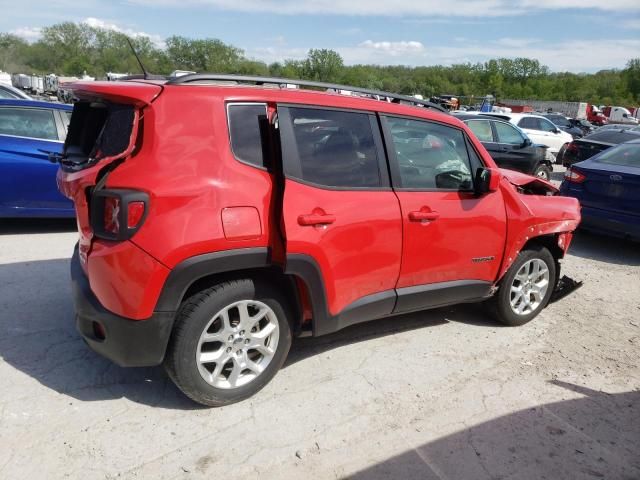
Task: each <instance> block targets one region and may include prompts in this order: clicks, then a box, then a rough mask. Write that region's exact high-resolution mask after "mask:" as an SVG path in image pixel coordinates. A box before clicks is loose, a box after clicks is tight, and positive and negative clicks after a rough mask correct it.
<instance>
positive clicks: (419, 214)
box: [409, 210, 440, 222]
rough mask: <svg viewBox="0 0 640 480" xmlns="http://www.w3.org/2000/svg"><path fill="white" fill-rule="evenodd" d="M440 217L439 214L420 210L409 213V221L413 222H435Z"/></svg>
mask: <svg viewBox="0 0 640 480" xmlns="http://www.w3.org/2000/svg"><path fill="white" fill-rule="evenodd" d="M439 217H440V214H439V213H438V212H423V211H422V210H418V211H415V212H409V220H411V221H412V222H424V221H428V222H433V221H434V220H437V219H438V218H439Z"/></svg>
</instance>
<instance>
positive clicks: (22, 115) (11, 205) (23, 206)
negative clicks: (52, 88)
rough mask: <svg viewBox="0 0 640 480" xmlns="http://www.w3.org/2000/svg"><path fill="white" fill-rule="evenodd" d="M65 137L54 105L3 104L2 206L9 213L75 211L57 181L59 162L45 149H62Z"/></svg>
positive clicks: (0, 116)
mask: <svg viewBox="0 0 640 480" xmlns="http://www.w3.org/2000/svg"><path fill="white" fill-rule="evenodd" d="M63 141H64V138H63V134H61V131H60V120H59V118H56V112H55V111H54V110H53V109H47V108H33V107H14V106H11V107H0V170H1V173H0V206H1V207H2V208H3V210H4V211H5V212H6V214H16V215H19V214H29V215H57V214H60V215H63V214H67V215H68V214H71V213H72V212H73V205H72V203H71V202H70V201H69V200H68V199H66V198H65V197H64V196H63V195H62V194H61V193H60V192H59V191H58V188H57V185H56V172H57V170H58V166H57V164H53V163H50V162H49V161H48V154H47V153H46V152H56V153H60V152H61V151H62V145H63Z"/></svg>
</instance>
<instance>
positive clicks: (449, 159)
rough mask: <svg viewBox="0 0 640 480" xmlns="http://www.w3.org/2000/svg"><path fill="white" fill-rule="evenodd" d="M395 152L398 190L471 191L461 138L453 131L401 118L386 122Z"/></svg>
mask: <svg viewBox="0 0 640 480" xmlns="http://www.w3.org/2000/svg"><path fill="white" fill-rule="evenodd" d="M386 122H387V127H388V131H389V132H390V133H391V138H392V141H393V144H394V149H395V152H396V159H397V163H398V165H397V166H398V170H399V176H400V183H401V185H400V187H402V188H410V189H426V190H431V189H445V190H471V189H472V188H473V180H472V174H471V171H472V169H471V166H470V163H469V154H468V152H467V146H466V142H465V137H464V134H463V132H462V131H461V130H458V129H457V128H453V127H448V126H445V125H441V124H438V123H431V122H426V121H420V120H409V119H404V118H393V117H387V118H386Z"/></svg>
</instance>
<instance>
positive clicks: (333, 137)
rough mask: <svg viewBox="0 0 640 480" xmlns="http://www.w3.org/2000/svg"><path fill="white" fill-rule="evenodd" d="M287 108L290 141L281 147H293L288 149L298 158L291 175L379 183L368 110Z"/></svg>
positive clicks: (342, 183) (350, 184) (343, 183)
mask: <svg viewBox="0 0 640 480" xmlns="http://www.w3.org/2000/svg"><path fill="white" fill-rule="evenodd" d="M287 110H288V113H289V116H290V119H289V120H288V122H289V125H288V126H287V128H291V129H292V131H293V134H292V136H293V139H292V142H291V143H293V145H285V146H283V148H287V147H290V148H291V149H293V150H295V153H293V152H288V153H290V154H292V155H293V156H294V158H295V159H296V161H297V162H299V172H296V173H293V174H292V176H295V177H298V178H299V179H300V180H304V181H306V182H310V183H314V184H317V185H320V186H326V187H338V188H376V187H381V186H382V180H381V177H380V168H379V162H378V155H377V149H376V143H375V140H374V136H373V131H372V128H371V120H370V118H369V115H368V114H366V113H358V112H344V111H337V110H335V111H334V110H322V109H317V108H301V107H300V108H299V107H289V108H288V109H287ZM281 118H282V117H281ZM289 173H291V172H289Z"/></svg>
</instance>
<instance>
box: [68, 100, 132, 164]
mask: <svg viewBox="0 0 640 480" xmlns="http://www.w3.org/2000/svg"><path fill="white" fill-rule="evenodd" d="M134 118H135V109H134V107H133V105H121V104H115V103H109V104H105V103H97V102H77V103H76V104H75V105H74V107H73V114H72V115H71V121H70V123H69V132H68V134H67V140H66V142H65V157H66V159H65V160H66V163H68V164H72V165H74V166H81V165H82V166H84V165H87V166H88V165H90V164H93V163H95V162H97V161H100V160H101V159H103V158H105V157H112V156H117V155H119V154H121V153H123V152H124V151H125V150H126V149H127V147H128V146H129V142H130V139H131V131H132V129H133V122H134Z"/></svg>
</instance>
